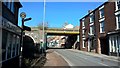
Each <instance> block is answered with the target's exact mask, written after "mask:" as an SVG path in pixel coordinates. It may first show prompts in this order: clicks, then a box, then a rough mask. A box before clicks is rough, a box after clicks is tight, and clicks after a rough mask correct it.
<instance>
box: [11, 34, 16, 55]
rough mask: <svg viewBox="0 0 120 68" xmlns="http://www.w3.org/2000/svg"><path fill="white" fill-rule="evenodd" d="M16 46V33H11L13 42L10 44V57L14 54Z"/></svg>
mask: <svg viewBox="0 0 120 68" xmlns="http://www.w3.org/2000/svg"><path fill="white" fill-rule="evenodd" d="M15 47H16V35H13V44H12V57H14V56H15V49H16V48H15Z"/></svg>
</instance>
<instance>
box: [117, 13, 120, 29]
mask: <svg viewBox="0 0 120 68" xmlns="http://www.w3.org/2000/svg"><path fill="white" fill-rule="evenodd" d="M117 29H120V15H118V22H117Z"/></svg>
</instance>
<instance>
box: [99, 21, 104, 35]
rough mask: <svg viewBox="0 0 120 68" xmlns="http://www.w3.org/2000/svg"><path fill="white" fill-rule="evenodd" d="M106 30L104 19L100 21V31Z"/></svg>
mask: <svg viewBox="0 0 120 68" xmlns="http://www.w3.org/2000/svg"><path fill="white" fill-rule="evenodd" d="M104 31H105V24H104V21H102V22H100V33H102V32H104Z"/></svg>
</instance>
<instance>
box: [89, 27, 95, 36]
mask: <svg viewBox="0 0 120 68" xmlns="http://www.w3.org/2000/svg"><path fill="white" fill-rule="evenodd" d="M90 34H91V35H92V34H94V26H93V25H92V26H90Z"/></svg>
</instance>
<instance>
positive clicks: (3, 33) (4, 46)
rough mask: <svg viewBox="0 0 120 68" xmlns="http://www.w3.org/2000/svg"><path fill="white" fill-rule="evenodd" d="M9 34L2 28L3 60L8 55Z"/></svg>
mask: <svg viewBox="0 0 120 68" xmlns="http://www.w3.org/2000/svg"><path fill="white" fill-rule="evenodd" d="M7 35H8V33H7V32H6V31H4V30H2V61H3V60H5V57H6V45H7Z"/></svg>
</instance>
